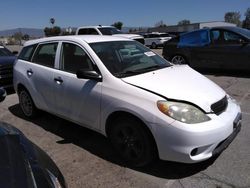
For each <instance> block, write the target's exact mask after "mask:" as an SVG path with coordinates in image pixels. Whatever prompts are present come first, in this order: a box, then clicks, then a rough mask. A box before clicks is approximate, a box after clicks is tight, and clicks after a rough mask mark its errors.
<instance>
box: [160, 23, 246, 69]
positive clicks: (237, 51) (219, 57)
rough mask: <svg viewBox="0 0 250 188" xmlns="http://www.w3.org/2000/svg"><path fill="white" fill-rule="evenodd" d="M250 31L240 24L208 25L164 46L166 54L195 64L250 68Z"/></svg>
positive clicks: (199, 66)
mask: <svg viewBox="0 0 250 188" xmlns="http://www.w3.org/2000/svg"><path fill="white" fill-rule="evenodd" d="M249 54H250V31H249V30H247V29H242V28H239V27H214V28H205V29H200V30H196V31H192V32H189V33H184V34H181V35H180V36H179V37H176V38H173V39H171V40H169V41H167V42H166V43H164V47H163V53H162V55H163V57H164V58H165V59H167V60H169V61H171V62H172V63H174V64H188V65H190V66H191V67H193V68H208V69H221V70H240V71H250V55H249Z"/></svg>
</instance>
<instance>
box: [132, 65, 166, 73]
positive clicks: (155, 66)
mask: <svg viewBox="0 0 250 188" xmlns="http://www.w3.org/2000/svg"><path fill="white" fill-rule="evenodd" d="M165 67H168V66H167V65H153V66H150V67H145V68H142V69H138V70H136V72H137V73H144V72H148V71H153V70H157V69H162V68H165Z"/></svg>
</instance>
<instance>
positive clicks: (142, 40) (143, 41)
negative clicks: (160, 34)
mask: <svg viewBox="0 0 250 188" xmlns="http://www.w3.org/2000/svg"><path fill="white" fill-rule="evenodd" d="M134 40H136V41H138V42H140V43H142V44H145V40H144V39H143V38H142V39H134Z"/></svg>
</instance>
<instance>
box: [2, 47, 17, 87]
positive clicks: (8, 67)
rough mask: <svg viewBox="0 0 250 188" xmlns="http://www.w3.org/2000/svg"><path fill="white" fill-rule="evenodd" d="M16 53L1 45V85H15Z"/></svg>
mask: <svg viewBox="0 0 250 188" xmlns="http://www.w3.org/2000/svg"><path fill="white" fill-rule="evenodd" d="M15 54H16V52H15V53H12V52H11V51H9V50H8V49H7V48H5V47H3V46H0V87H3V88H5V89H8V88H12V87H13V64H14V62H15V60H16V56H15Z"/></svg>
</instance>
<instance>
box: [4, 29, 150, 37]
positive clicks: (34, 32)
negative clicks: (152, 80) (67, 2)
mask: <svg viewBox="0 0 250 188" xmlns="http://www.w3.org/2000/svg"><path fill="white" fill-rule="evenodd" d="M147 28H148V27H140V29H141V30H144V31H146V30H147ZM76 29H77V28H75V27H73V28H72V30H73V31H75V30H76ZM131 29H132V30H135V29H136V30H139V28H138V27H123V28H122V32H124V33H128V32H129V31H130V30H131ZM64 30H66V28H62V31H64ZM18 32H21V33H22V34H23V35H25V34H28V35H29V36H30V37H35V38H40V37H44V31H43V29H35V28H16V29H9V30H3V31H0V37H2V36H3V37H9V36H12V35H14V34H15V33H18Z"/></svg>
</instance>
